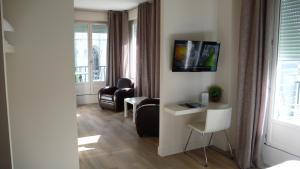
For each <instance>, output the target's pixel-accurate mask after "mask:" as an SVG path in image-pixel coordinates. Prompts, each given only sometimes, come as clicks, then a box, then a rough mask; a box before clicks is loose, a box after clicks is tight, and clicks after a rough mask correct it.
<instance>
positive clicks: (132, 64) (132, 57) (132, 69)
mask: <svg viewBox="0 0 300 169" xmlns="http://www.w3.org/2000/svg"><path fill="white" fill-rule="evenodd" d="M136 36H137V22H136V21H132V22H131V23H130V54H129V78H130V79H131V80H132V81H134V82H135V80H136Z"/></svg>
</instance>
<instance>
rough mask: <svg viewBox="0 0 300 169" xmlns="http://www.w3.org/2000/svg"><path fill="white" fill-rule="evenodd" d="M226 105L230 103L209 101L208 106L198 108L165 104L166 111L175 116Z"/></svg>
mask: <svg viewBox="0 0 300 169" xmlns="http://www.w3.org/2000/svg"><path fill="white" fill-rule="evenodd" d="M225 107H228V104H225V103H209V105H208V106H206V107H198V108H188V107H185V106H180V105H179V104H172V105H167V106H165V107H164V111H165V112H167V113H170V114H172V115H174V116H182V115H187V114H194V113H201V112H205V111H206V110H207V109H218V108H225Z"/></svg>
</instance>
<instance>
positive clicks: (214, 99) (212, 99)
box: [210, 97, 221, 102]
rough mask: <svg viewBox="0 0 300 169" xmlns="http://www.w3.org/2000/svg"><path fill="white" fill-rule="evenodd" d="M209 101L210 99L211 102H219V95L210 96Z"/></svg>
mask: <svg viewBox="0 0 300 169" xmlns="http://www.w3.org/2000/svg"><path fill="white" fill-rule="evenodd" d="M210 101H212V102H219V101H221V97H211V98H210Z"/></svg>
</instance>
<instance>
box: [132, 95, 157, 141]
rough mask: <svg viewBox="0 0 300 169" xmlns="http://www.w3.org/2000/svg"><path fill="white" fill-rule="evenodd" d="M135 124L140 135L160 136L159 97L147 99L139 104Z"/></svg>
mask: <svg viewBox="0 0 300 169" xmlns="http://www.w3.org/2000/svg"><path fill="white" fill-rule="evenodd" d="M135 125H136V131H137V133H138V135H139V136H140V137H143V136H144V135H147V136H157V137H158V136H159V99H145V100H143V101H142V102H141V103H140V104H139V105H138V106H137V110H136V121H135Z"/></svg>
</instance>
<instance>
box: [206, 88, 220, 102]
mask: <svg viewBox="0 0 300 169" xmlns="http://www.w3.org/2000/svg"><path fill="white" fill-rule="evenodd" d="M208 93H209V100H210V101H212V102H219V101H220V100H221V97H222V88H221V87H220V86H217V85H213V86H210V87H209V88H208Z"/></svg>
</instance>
